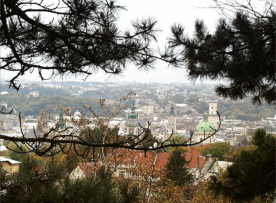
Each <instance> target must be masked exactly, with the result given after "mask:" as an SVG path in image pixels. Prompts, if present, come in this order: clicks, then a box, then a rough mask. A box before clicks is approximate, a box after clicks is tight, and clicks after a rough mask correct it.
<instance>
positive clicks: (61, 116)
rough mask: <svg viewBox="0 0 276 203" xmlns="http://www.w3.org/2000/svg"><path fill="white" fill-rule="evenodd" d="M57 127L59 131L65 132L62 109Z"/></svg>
mask: <svg viewBox="0 0 276 203" xmlns="http://www.w3.org/2000/svg"><path fill="white" fill-rule="evenodd" d="M56 126H57V127H58V130H64V129H65V121H64V119H63V114H62V109H60V112H59V119H58V122H57V123H56Z"/></svg>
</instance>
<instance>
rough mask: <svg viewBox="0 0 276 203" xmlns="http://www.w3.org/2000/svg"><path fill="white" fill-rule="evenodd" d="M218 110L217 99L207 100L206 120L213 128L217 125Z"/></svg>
mask: <svg viewBox="0 0 276 203" xmlns="http://www.w3.org/2000/svg"><path fill="white" fill-rule="evenodd" d="M217 110H218V100H210V101H209V116H208V121H209V122H210V123H212V124H213V125H214V127H215V128H217V127H218V123H219V118H218V115H217Z"/></svg>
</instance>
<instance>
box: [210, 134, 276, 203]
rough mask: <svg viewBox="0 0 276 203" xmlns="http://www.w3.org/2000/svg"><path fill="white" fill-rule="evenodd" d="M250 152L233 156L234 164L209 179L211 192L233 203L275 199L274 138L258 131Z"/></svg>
mask: <svg viewBox="0 0 276 203" xmlns="http://www.w3.org/2000/svg"><path fill="white" fill-rule="evenodd" d="M252 144H253V145H254V146H255V147H256V148H255V149H253V150H248V151H246V150H244V151H242V152H241V155H236V156H235V157H234V161H233V164H232V165H231V166H229V167H228V168H227V170H226V172H225V174H222V175H221V176H218V177H216V176H212V177H211V184H210V189H211V190H212V191H214V192H215V193H216V194H223V196H225V197H229V198H231V200H232V201H234V202H249V201H251V200H253V199H254V198H255V197H261V198H262V200H264V201H265V200H269V199H274V194H275V137H273V136H272V135H271V134H266V131H265V130H264V129H260V130H257V131H256V132H255V134H254V136H253V138H252Z"/></svg>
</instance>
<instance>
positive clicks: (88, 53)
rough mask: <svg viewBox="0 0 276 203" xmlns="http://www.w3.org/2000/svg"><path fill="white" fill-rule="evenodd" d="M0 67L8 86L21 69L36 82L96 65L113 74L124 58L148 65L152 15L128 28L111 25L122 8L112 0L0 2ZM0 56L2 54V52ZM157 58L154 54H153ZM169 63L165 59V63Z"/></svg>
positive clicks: (151, 58) (92, 69) (88, 72)
mask: <svg viewBox="0 0 276 203" xmlns="http://www.w3.org/2000/svg"><path fill="white" fill-rule="evenodd" d="M0 5H1V21H0V27H1V30H0V32H1V33H0V34H1V36H0V38H1V41H0V47H1V48H4V49H5V50H7V51H8V54H7V55H6V56H1V57H0V62H1V65H0V69H4V70H7V71H10V72H14V73H15V75H14V77H13V78H11V80H10V81H9V82H10V86H12V87H13V88H16V89H17V90H18V89H19V86H20V85H19V84H16V80H17V79H18V78H19V77H20V76H21V75H24V74H25V73H26V72H27V71H28V72H33V71H38V73H39V76H40V78H41V80H45V79H49V78H47V77H46V75H47V74H45V71H46V70H49V71H51V73H52V75H51V76H50V78H52V77H53V76H57V75H58V76H64V75H80V74H84V75H86V76H89V75H91V74H93V73H94V72H95V71H96V70H98V69H101V70H103V71H104V72H106V73H111V74H119V73H120V72H121V71H122V70H123V69H124V67H125V65H126V64H127V63H128V62H132V63H135V64H136V65H137V66H138V67H140V68H149V67H151V65H152V64H153V63H154V61H155V59H156V58H158V57H157V56H155V55H154V51H153V50H152V48H151V43H152V42H153V41H157V39H156V32H157V31H158V30H157V29H156V28H155V24H156V21H155V20H154V19H151V18H149V19H145V20H136V21H132V28H130V29H129V30H132V31H128V30H127V31H123V30H120V29H119V28H118V26H117V21H118V19H119V13H120V11H121V10H124V9H125V8H124V7H122V6H119V5H117V4H116V2H115V1H112V0H106V1H104V0H74V1H73V0H63V1H56V2H55V3H53V4H50V3H49V2H47V1H44V0H42V1H40V2H36V1H31V0H20V1H16V0H1V1H0ZM2 55H3V54H2ZM159 58H160V57H159ZM168 62H169V61H168Z"/></svg>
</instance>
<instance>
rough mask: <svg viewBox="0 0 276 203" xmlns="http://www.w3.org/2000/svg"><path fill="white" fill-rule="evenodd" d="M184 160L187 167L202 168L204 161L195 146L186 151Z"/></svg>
mask: <svg viewBox="0 0 276 203" xmlns="http://www.w3.org/2000/svg"><path fill="white" fill-rule="evenodd" d="M186 161H187V162H188V164H186V166H187V167H188V168H196V167H199V168H202V167H203V165H204V163H205V162H206V160H205V158H204V157H203V156H202V155H201V154H200V152H199V151H198V150H196V149H195V148H192V149H191V150H190V151H188V152H187V154H186Z"/></svg>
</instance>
